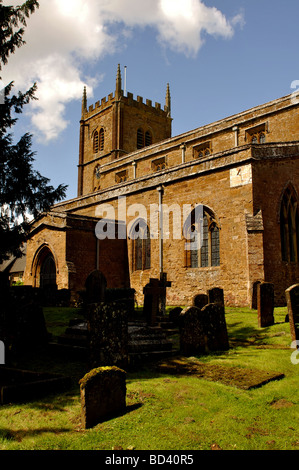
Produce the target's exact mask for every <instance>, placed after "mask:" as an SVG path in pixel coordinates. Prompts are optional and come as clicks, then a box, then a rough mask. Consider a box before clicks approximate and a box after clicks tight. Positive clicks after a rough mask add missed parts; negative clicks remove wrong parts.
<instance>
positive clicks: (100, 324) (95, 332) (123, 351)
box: [87, 301, 129, 368]
mask: <svg viewBox="0 0 299 470" xmlns="http://www.w3.org/2000/svg"><path fill="white" fill-rule="evenodd" d="M87 326H88V332H89V340H90V348H89V349H90V361H91V367H92V368H95V367H100V366H118V367H122V368H126V367H127V365H128V357H129V354H128V304H127V303H126V302H123V303H122V302H121V301H119V302H109V303H105V302H101V303H98V304H90V305H88V307H87Z"/></svg>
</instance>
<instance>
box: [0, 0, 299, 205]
mask: <svg viewBox="0 0 299 470" xmlns="http://www.w3.org/2000/svg"><path fill="white" fill-rule="evenodd" d="M58 1H59V2H60V7H61V5H63V6H64V7H65V8H64V9H61V8H59V9H58V8H54V7H55V6H56V7H57V5H58V3H57V2H58ZM12 3H15V4H16V3H19V2H17V1H15V2H14V0H11V1H6V0H5V1H4V4H12ZM162 7H163V8H162ZM53 12H54V13H53ZM78 12H81V13H82V14H81V16H80V15H79V16H80V17H79V16H78ZM298 18H299V2H298V0H286V1H285V2H282V1H281V0H280V1H278V0H260V1H257V0H225V1H220V0H204V1H200V0H138V1H136V0H108V1H107V0H72V1H70V0H40V9H39V10H38V11H37V12H36V13H35V14H34V15H33V16H32V18H31V19H30V20H29V22H28V26H27V30H26V37H25V39H26V42H27V44H26V45H25V46H23V47H22V48H21V49H20V50H19V51H17V53H16V54H15V55H14V56H13V57H12V59H11V61H10V63H9V65H8V66H7V68H6V70H4V73H3V79H4V81H8V80H10V79H14V80H15V82H16V88H17V87H18V88H20V89H24V87H26V86H28V84H30V83H32V81H34V80H36V81H37V83H38V87H39V92H38V97H39V101H38V102H37V103H35V104H34V106H31V105H28V106H27V110H26V111H25V112H24V113H23V115H22V116H21V118H20V119H19V123H18V126H17V127H16V128H15V133H16V136H17V135H19V134H20V133H24V132H27V131H29V132H31V133H32V134H33V136H34V137H33V150H34V151H36V157H35V158H36V160H35V164H34V167H35V169H37V170H38V171H40V172H41V174H42V175H43V176H47V177H48V178H50V180H51V183H52V184H53V185H54V186H57V185H58V184H60V183H63V184H67V185H68V186H69V187H68V191H67V198H73V197H76V194H77V164H78V148H79V120H80V113H81V98H82V92H83V86H84V84H87V86H88V104H93V103H95V102H96V101H98V100H100V99H101V98H103V97H104V96H107V95H108V94H109V93H111V92H113V91H114V89H115V79H116V71H117V64H118V63H120V64H121V70H122V73H124V66H127V91H130V92H131V93H133V94H134V97H136V96H137V95H140V96H143V98H144V99H146V98H148V99H151V100H152V101H153V102H156V101H157V102H160V103H161V104H162V105H164V101H165V94H166V85H167V83H168V82H169V84H170V90H171V98H172V117H173V135H177V134H181V133H183V132H185V131H188V130H191V129H195V128H197V127H200V126H202V125H204V124H208V123H210V122H213V121H216V120H218V119H221V118H224V117H227V116H230V115H232V114H235V113H238V112H241V111H244V110H246V109H248V108H251V107H253V106H256V105H259V104H262V103H265V102H267V101H270V100H272V99H276V98H279V97H281V96H285V95H287V94H289V93H291V92H292V91H294V90H293V89H291V84H292V82H293V81H294V80H299V57H298V45H299V40H298V39H299V30H298ZM59 25H61V27H60V26H59ZM63 25H64V26H63ZM95 31H96V33H97V35H95ZM89 33H90V34H89ZM79 41H81V42H79ZM83 43H84V44H83ZM82 46H83V47H82ZM56 79H57V81H56ZM58 79H59V80H58ZM50 83H51V85H50ZM25 89H26V88H25ZM51 118H53V119H52V121H51ZM54 121H55V122H54Z"/></svg>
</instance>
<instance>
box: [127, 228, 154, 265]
mask: <svg viewBox="0 0 299 470" xmlns="http://www.w3.org/2000/svg"><path fill="white" fill-rule="evenodd" d="M130 239H131V240H132V266H133V271H139V270H142V271H144V270H146V269H150V268H151V237H150V231H149V228H148V226H147V224H146V222H145V221H144V220H143V219H139V220H138V221H136V223H135V224H134V225H133V227H132V229H131V232H130Z"/></svg>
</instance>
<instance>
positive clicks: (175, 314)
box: [169, 307, 183, 326]
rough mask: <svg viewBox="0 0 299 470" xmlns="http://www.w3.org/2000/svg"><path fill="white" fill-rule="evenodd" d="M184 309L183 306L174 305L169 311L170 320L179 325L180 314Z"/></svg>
mask: <svg viewBox="0 0 299 470" xmlns="http://www.w3.org/2000/svg"><path fill="white" fill-rule="evenodd" d="M182 311H183V309H182V307H174V308H172V309H171V310H170V312H169V320H170V321H171V322H172V323H173V324H174V325H175V326H178V325H179V319H180V314H181V312H182Z"/></svg>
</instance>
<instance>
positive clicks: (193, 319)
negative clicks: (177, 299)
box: [179, 307, 205, 356]
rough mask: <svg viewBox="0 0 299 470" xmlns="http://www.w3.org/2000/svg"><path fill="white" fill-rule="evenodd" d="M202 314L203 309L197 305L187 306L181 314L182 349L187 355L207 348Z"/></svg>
mask: <svg viewBox="0 0 299 470" xmlns="http://www.w3.org/2000/svg"><path fill="white" fill-rule="evenodd" d="M200 314H201V310H200V309H199V308H197V307H188V308H185V309H184V310H183V311H182V312H181V314H180V320H179V326H180V351H181V353H182V354H184V355H186V356H193V355H194V354H198V353H200V352H204V350H205V347H204V344H203V331H202V327H201V323H200V319H199V318H200Z"/></svg>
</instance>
